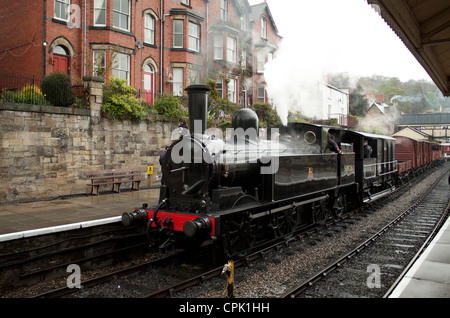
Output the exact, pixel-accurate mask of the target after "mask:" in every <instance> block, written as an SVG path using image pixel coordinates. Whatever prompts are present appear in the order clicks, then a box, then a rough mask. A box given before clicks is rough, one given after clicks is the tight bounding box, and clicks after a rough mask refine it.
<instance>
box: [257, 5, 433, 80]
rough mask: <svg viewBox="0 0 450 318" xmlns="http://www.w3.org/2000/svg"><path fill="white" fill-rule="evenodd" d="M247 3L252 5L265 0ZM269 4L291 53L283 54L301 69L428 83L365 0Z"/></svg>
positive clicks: (411, 57)
mask: <svg viewBox="0 0 450 318" xmlns="http://www.w3.org/2000/svg"><path fill="white" fill-rule="evenodd" d="M249 2H250V4H251V5H253V4H257V3H261V2H263V0H249ZM267 3H268V5H269V9H270V11H271V13H272V16H273V18H274V20H275V24H276V26H277V28H278V31H279V34H280V35H281V36H283V38H284V40H283V42H284V47H285V48H286V50H288V51H289V52H290V53H289V54H284V55H282V56H283V58H284V59H287V58H288V57H289V58H296V61H295V63H300V65H299V66H298V67H299V70H301V67H303V66H304V67H306V68H308V69H309V68H312V67H315V68H317V69H320V70H321V71H322V72H335V71H342V72H350V73H352V74H354V75H363V76H366V75H367V76H370V75H373V74H379V75H384V76H390V77H398V78H399V79H400V80H402V81H407V80H409V79H415V80H418V79H426V80H430V81H431V79H430V77H429V76H428V74H427V73H426V72H425V70H424V69H423V67H422V66H421V65H420V64H419V62H417V60H416V59H415V57H414V56H413V55H412V54H411V53H410V51H409V50H408V49H407V48H406V46H405V45H404V44H403V42H402V41H401V40H400V39H399V38H398V37H397V35H396V34H395V33H394V32H393V31H392V30H391V29H390V27H389V26H388V25H387V24H386V23H385V22H384V20H383V19H382V18H381V16H379V15H378V13H377V12H375V11H374V10H373V9H372V7H371V6H369V5H368V4H367V1H366V0H267ZM294 52H295V53H294ZM296 53H298V54H296ZM301 64H304V65H301ZM290 65H291V67H292V63H290ZM291 70H292V69H291Z"/></svg>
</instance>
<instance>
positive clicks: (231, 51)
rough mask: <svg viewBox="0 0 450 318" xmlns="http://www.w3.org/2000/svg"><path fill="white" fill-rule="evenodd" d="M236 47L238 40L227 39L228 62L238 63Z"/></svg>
mask: <svg viewBox="0 0 450 318" xmlns="http://www.w3.org/2000/svg"><path fill="white" fill-rule="evenodd" d="M236 47H237V40H236V39H235V38H230V37H228V38H227V61H230V62H233V63H236Z"/></svg>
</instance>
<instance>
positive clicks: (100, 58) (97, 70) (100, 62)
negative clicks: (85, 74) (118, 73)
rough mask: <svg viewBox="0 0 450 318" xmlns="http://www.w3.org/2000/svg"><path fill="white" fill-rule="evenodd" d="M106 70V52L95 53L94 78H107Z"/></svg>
mask: <svg viewBox="0 0 450 318" xmlns="http://www.w3.org/2000/svg"><path fill="white" fill-rule="evenodd" d="M105 70H106V56H105V51H94V56H93V67H92V71H93V75H94V76H105Z"/></svg>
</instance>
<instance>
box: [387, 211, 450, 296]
mask: <svg viewBox="0 0 450 318" xmlns="http://www.w3.org/2000/svg"><path fill="white" fill-rule="evenodd" d="M388 297H389V298H450V218H449V219H447V221H446V222H445V223H444V225H443V226H442V228H441V230H440V231H439V233H438V234H437V235H436V236H435V238H434V239H433V240H432V241H431V243H430V245H429V246H428V247H427V248H426V249H425V250H424V252H423V253H422V254H421V255H420V257H419V258H418V259H417V260H416V261H415V262H414V264H413V266H411V268H410V269H409V270H408V271H407V272H406V274H405V276H404V277H403V278H402V280H401V281H400V282H399V283H398V284H397V286H396V288H395V289H394V290H393V291H392V292H391V293H390V295H388Z"/></svg>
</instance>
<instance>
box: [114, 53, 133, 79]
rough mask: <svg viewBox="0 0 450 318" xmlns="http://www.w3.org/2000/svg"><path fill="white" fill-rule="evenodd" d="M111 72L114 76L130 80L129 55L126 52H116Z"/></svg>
mask: <svg viewBox="0 0 450 318" xmlns="http://www.w3.org/2000/svg"><path fill="white" fill-rule="evenodd" d="M112 73H113V75H114V76H115V77H117V78H121V79H124V80H126V81H127V82H130V56H129V55H128V54H123V53H116V55H115V57H114V63H113V66H112Z"/></svg>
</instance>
